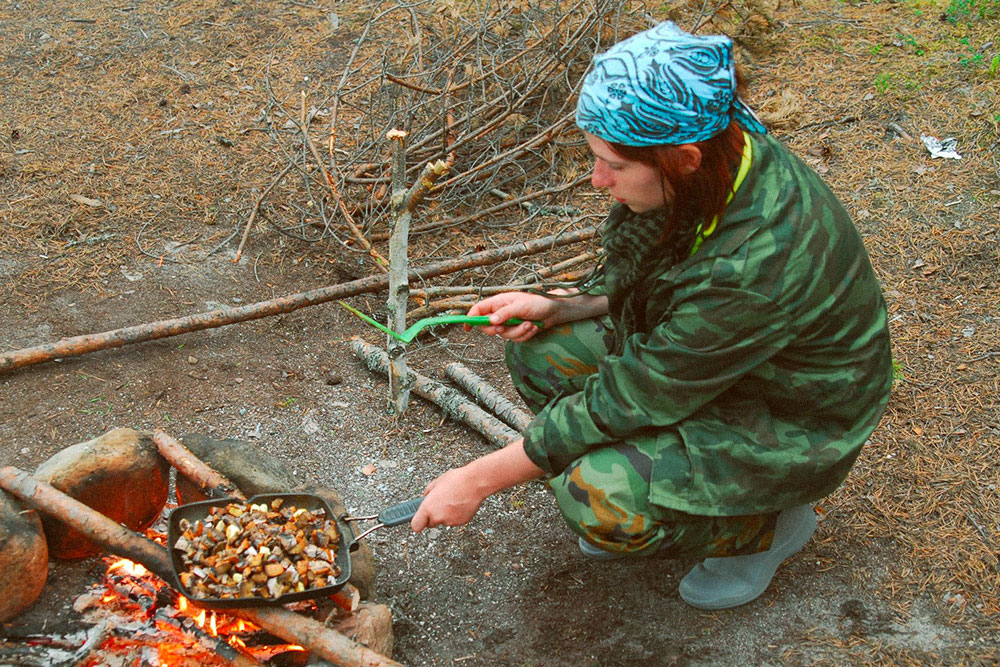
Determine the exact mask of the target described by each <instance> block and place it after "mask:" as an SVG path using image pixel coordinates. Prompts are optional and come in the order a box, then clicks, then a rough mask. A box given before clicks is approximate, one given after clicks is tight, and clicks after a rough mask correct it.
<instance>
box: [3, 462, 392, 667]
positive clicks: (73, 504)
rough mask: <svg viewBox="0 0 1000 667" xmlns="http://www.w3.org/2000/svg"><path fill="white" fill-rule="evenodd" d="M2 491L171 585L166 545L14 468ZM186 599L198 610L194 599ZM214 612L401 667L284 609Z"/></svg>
mask: <svg viewBox="0 0 1000 667" xmlns="http://www.w3.org/2000/svg"><path fill="white" fill-rule="evenodd" d="M0 488H2V489H4V490H5V491H7V492H9V493H12V494H13V495H15V496H17V497H18V498H20V499H21V500H23V501H24V502H25V503H27V504H28V506H29V507H32V508H34V509H36V510H39V511H42V512H45V513H46V514H49V515H50V516H52V517H54V518H56V519H58V520H60V521H62V522H64V523H66V524H67V525H69V526H70V527H72V528H75V529H76V530H78V531H80V532H81V533H83V534H84V536H86V537H87V538H89V539H90V540H92V541H93V542H95V543H97V544H99V545H100V546H101V547H102V548H104V549H107V550H108V551H111V552H113V553H115V554H118V555H119V556H122V557H124V558H128V559H129V560H132V561H135V562H136V563H139V564H141V565H142V566H143V567H145V568H146V569H147V570H149V571H150V572H152V573H153V574H155V575H156V576H158V577H160V579H163V581H165V582H167V584H168V585H171V586H173V584H172V583H171V582H173V581H174V577H173V566H172V565H171V562H170V555H169V553H168V552H167V549H166V548H165V547H163V546H160V545H159V544H157V543H156V542H154V541H153V540H150V539H148V538H146V537H143V536H142V535H139V534H137V533H134V532H132V531H131V530H129V529H128V528H126V527H125V526H122V525H121V524H119V523H118V522H116V521H115V520H114V519H110V518H108V517H106V516H104V515H103V514H101V513H100V512H98V511H96V510H93V509H91V508H90V507H87V506H86V505H84V504H83V503H81V502H80V501H78V500H76V499H74V498H72V497H70V496H68V495H66V494H64V493H63V492H61V491H59V490H58V489H56V488H55V487H52V486H50V485H48V484H46V483H45V482H42V481H40V480H37V479H35V478H33V477H31V475H29V474H28V473H26V472H24V471H23V470H19V469H18V468H15V467H13V466H4V467H2V468H0ZM188 601H189V602H190V603H191V604H193V605H195V606H198V602H197V601H196V600H190V599H189V600H188ZM216 611H217V612H221V613H224V614H229V615H230V616H237V617H239V618H242V619H243V620H246V621H250V622H251V623H254V624H255V625H258V626H260V627H261V628H263V629H264V630H266V631H268V632H270V633H271V634H273V635H275V636H276V637H281V638H282V639H284V640H285V641H287V642H290V643H293V644H300V645H302V646H304V647H306V648H307V649H309V650H310V651H313V652H314V653H316V655H318V656H320V657H321V658H324V659H326V660H329V661H330V662H332V663H334V664H336V665H350V666H352V667H354V666H357V667H362V666H364V667H385V666H390V665H398V664H399V663H397V662H395V661H393V660H391V659H389V658H386V657H385V656H383V655H379V654H378V653H376V652H374V651H372V650H371V649H369V648H367V647H366V646H363V645H361V644H358V643H357V642H354V641H351V640H350V639H348V638H347V637H344V636H343V635H341V634H340V633H338V632H335V631H333V630H331V629H328V628H325V627H323V624H322V623H320V622H319V621H315V620H313V619H311V618H308V617H306V616H302V615H301V614H296V613H295V612H293V611H289V610H288V609H285V608H284V607H282V606H276V607H247V608H240V609H222V610H216Z"/></svg>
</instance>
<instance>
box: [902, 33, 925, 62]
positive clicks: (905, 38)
mask: <svg viewBox="0 0 1000 667" xmlns="http://www.w3.org/2000/svg"><path fill="white" fill-rule="evenodd" d="M896 39H897V41H899V42H900V43H902V45H903V46H909V47H910V48H912V49H913V52H914V53H915V54H917V55H918V56H922V55H924V47H922V46H920V42H918V41H917V38H916V37H914V36H913V35H904V34H903V33H901V32H899V33H896Z"/></svg>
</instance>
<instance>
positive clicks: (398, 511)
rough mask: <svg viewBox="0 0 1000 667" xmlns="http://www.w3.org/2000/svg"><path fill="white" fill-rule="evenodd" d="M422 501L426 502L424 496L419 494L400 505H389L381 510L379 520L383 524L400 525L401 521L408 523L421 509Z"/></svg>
mask: <svg viewBox="0 0 1000 667" xmlns="http://www.w3.org/2000/svg"><path fill="white" fill-rule="evenodd" d="M422 502H424V497H423V496H418V497H416V498H411V499H410V500H407V501H405V502H402V503H399V504H398V505H393V506H392V507H388V508H386V509H384V510H382V511H381V512H379V515H378V522H379V523H380V524H382V525H383V526H398V525H399V524H401V523H406V522H407V521H409V520H410V519H412V518H413V515H414V514H416V513H417V509H419V507H420V503H422Z"/></svg>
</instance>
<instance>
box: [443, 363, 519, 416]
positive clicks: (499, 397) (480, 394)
mask: <svg viewBox="0 0 1000 667" xmlns="http://www.w3.org/2000/svg"><path fill="white" fill-rule="evenodd" d="M444 374H445V375H447V376H448V377H449V378H451V379H452V380H454V381H455V382H457V383H458V385H459V386H461V387H462V389H465V391H467V392H468V393H469V394H470V395H472V396H474V397H475V398H476V400H477V401H479V402H480V403H482V404H483V405H484V406H486V407H487V408H489V409H490V411H491V412H492V413H493V414H495V415H496V416H497V417H499V418H500V419H502V420H504V421H505V422H507V423H508V424H510V425H511V426H512V427H513V428H514V430H516V431H519V432H523V431H524V429H526V428H528V424H530V423H531V422H532V420H534V417H533V416H532V415H530V414H528V413H527V412H525V411H524V410H521V409H520V408H518V407H517V406H516V405H514V404H513V403H511V402H510V401H509V400H507V397H506V396H504V395H503V394H501V393H500V392H499V391H497V390H496V389H494V388H493V387H491V386H490V385H489V383H488V382H486V380H484V379H482V378H481V377H479V376H478V375H476V374H475V373H473V372H472V371H471V370H469V369H468V368H466V367H465V365H464V364H460V363H459V362H457V361H455V362H452V363H450V364H448V365H447V366H445V367H444Z"/></svg>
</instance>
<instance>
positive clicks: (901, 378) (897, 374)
mask: <svg viewBox="0 0 1000 667" xmlns="http://www.w3.org/2000/svg"><path fill="white" fill-rule="evenodd" d="M905 381H906V376H905V375H904V374H903V364H901V363H900V361H899V360H898V359H893V360H892V383H893V384H896V383H899V384H902V383H903V382H905Z"/></svg>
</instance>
